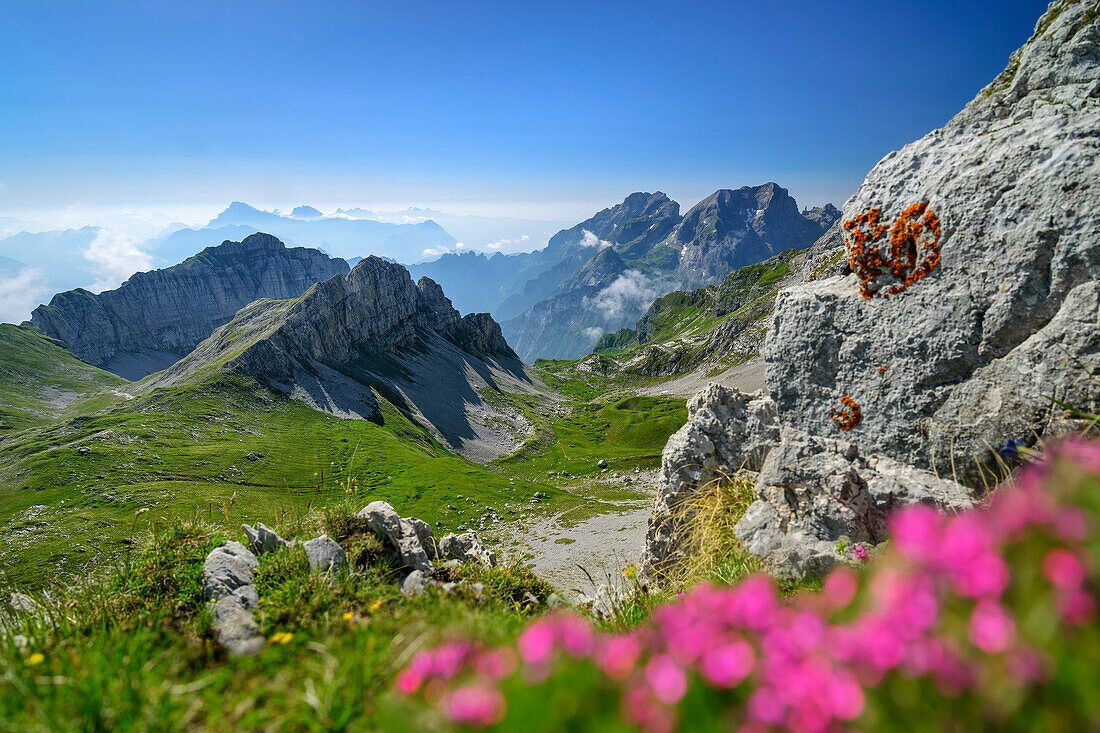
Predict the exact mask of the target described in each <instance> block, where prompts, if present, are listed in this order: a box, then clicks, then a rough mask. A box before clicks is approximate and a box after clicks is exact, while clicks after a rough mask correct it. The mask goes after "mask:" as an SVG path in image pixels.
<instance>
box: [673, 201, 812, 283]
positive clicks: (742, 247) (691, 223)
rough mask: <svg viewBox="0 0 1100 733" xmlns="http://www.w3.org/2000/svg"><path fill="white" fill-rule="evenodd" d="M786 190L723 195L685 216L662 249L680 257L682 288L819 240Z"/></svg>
mask: <svg viewBox="0 0 1100 733" xmlns="http://www.w3.org/2000/svg"><path fill="white" fill-rule="evenodd" d="M825 228H828V227H821V226H820V224H819V223H818V222H815V221H810V220H809V219H806V218H805V217H804V216H803V215H802V214H801V213H800V212H799V210H798V205H797V204H796V203H795V200H794V199H793V198H791V197H790V195H789V194H788V193H787V190H786V189H785V188H782V187H780V186H778V185H776V184H774V183H766V184H764V185H763V186H755V187H753V186H743V187H742V188H739V189H737V190H735V191H734V190H729V189H722V190H720V191H717V192H715V193H714V194H712V195H710V196H709V197H707V198H705V199H703V200H702V201H700V202H699V203H698V204H696V205H695V206H693V207H692V209H691V211H689V212H688V213H687V214H685V215H684V219H683V221H682V222H680V224H679V226H677V227H676V231H674V232H673V233H672V235H671V236H670V237H669V239H668V241H667V243H666V245H667V246H669V247H671V248H672V249H674V250H677V251H678V252H679V260H680V261H679V265H678V267H677V273H678V274H679V279H680V281H681V282H683V283H686V284H695V285H701V284H704V283H706V282H714V281H715V280H720V279H722V278H724V277H725V276H726V275H728V274H729V273H730V272H733V271H734V270H736V269H737V268H739V267H744V266H745V265H752V264H755V263H757V262H762V261H763V260H766V259H768V258H769V257H771V256H772V255H776V254H779V253H780V252H782V251H783V250H785V249H803V248H805V247H809V246H810V245H811V244H813V243H814V241H815V240H816V239H817V238H818V237H820V236H821V232H822V231H823V229H825Z"/></svg>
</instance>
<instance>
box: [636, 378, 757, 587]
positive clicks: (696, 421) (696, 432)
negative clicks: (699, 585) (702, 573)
mask: <svg viewBox="0 0 1100 733" xmlns="http://www.w3.org/2000/svg"><path fill="white" fill-rule="evenodd" d="M687 408H688V421H687V423H686V424H685V425H684V426H683V427H682V428H680V429H679V430H678V431H677V432H676V433H675V434H674V435H673V436H672V437H671V438H669V441H668V444H667V445H666V446H665V449H664V452H663V453H662V454H661V475H660V478H659V479H658V484H657V498H656V501H655V502H654V505H653V514H652V515H651V516H650V518H649V527H648V529H647V531H646V545H645V552H644V553H643V554H642V561H641V572H642V573H643V574H644V575H646V576H647V577H650V578H654V579H657V578H660V577H661V576H662V575H664V574H666V573H667V572H669V571H670V570H671V569H672V568H673V567H675V565H676V564H677V563H678V562H679V561H680V560H681V559H682V558H683V553H684V552H685V551H686V548H685V547H684V543H683V541H682V540H683V531H684V529H685V525H686V524H687V523H688V522H690V519H691V513H690V510H689V509H688V506H687V502H689V500H690V499H691V497H692V495H694V494H695V493H696V492H697V491H698V490H699V489H700V488H701V487H705V486H707V484H709V483H711V482H714V481H722V480H724V479H725V478H726V477H728V476H731V475H733V474H734V473H736V472H737V471H739V470H741V469H743V468H745V469H749V470H754V469H757V468H759V467H760V465H761V464H762V463H763V461H764V457H765V455H766V454H767V452H768V450H769V449H770V448H771V447H772V446H773V445H775V444H776V443H778V442H779V426H778V424H777V423H776V420H775V406H774V405H773V404H772V403H771V401H770V400H769V399H768V398H767V397H762V396H760V395H747V394H745V393H743V392H740V391H738V390H736V389H732V388H729V387H724V386H722V385H719V384H711V385H708V386H707V388H706V389H704V390H703V391H702V392H700V393H699V394H697V395H695V396H694V397H692V398H691V400H689V401H688V406H687Z"/></svg>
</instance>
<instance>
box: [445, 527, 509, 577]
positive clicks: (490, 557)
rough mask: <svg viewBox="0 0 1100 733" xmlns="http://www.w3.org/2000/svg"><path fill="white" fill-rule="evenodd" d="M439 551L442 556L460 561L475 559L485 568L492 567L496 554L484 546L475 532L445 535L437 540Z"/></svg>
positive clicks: (495, 562)
mask: <svg viewBox="0 0 1100 733" xmlns="http://www.w3.org/2000/svg"><path fill="white" fill-rule="evenodd" d="M439 553H440V555H441V556H442V557H445V558H448V559H452V560H458V561H460V562H466V561H467V560H477V561H478V562H480V563H481V564H482V565H484V566H485V567H487V568H494V567H496V564H497V558H496V555H495V554H493V552H492V551H491V550H489V549H488V548H487V547H485V543H483V542H482V541H481V538H480V537H478V536H477V533H476V532H463V533H462V534H449V535H447V536H446V537H444V538H443V539H442V540H440V541H439Z"/></svg>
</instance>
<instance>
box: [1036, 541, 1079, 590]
mask: <svg viewBox="0 0 1100 733" xmlns="http://www.w3.org/2000/svg"><path fill="white" fill-rule="evenodd" d="M1043 574H1045V575H1046V576H1047V580H1049V581H1050V582H1051V583H1052V584H1053V585H1055V586H1056V587H1058V588H1063V589H1065V590H1072V589H1074V588H1080V587H1081V584H1082V583H1084V582H1085V566H1084V565H1083V564H1082V563H1081V561H1080V560H1079V559H1078V558H1077V556H1076V555H1074V554H1073V553H1072V552H1070V551H1069V550H1065V549H1057V550H1051V551H1050V552H1048V553H1047V554H1046V557H1044V558H1043Z"/></svg>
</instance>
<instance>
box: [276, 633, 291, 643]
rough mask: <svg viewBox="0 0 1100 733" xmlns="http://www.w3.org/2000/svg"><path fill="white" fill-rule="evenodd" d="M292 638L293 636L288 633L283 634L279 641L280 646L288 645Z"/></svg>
mask: <svg viewBox="0 0 1100 733" xmlns="http://www.w3.org/2000/svg"><path fill="white" fill-rule="evenodd" d="M293 638H294V634H291V633H289V632H287V633H285V634H283V638H282V639H280V640H279V643H280V644H289V643H290V640H291V639H293Z"/></svg>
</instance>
